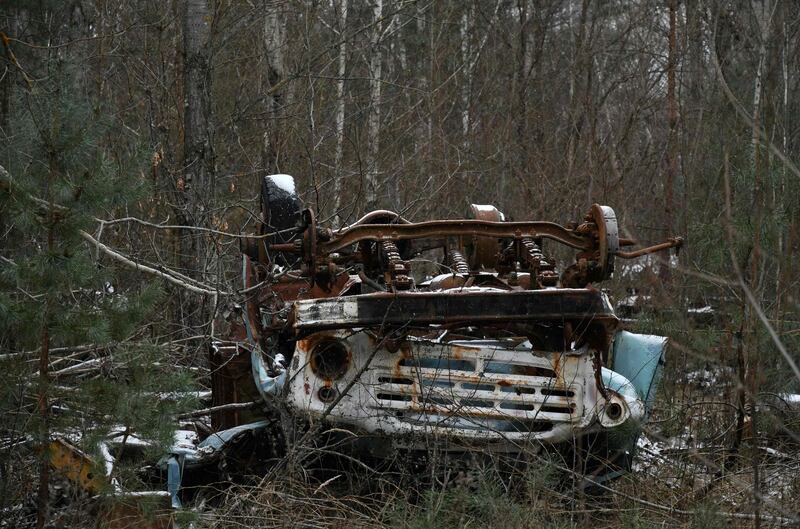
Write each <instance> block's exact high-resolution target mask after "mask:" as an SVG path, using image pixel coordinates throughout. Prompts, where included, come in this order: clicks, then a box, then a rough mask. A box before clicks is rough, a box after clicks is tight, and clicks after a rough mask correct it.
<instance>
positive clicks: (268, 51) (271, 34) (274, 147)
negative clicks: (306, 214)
mask: <svg viewBox="0 0 800 529" xmlns="http://www.w3.org/2000/svg"><path fill="white" fill-rule="evenodd" d="M264 9H265V10H266V11H265V15H264V53H265V57H266V61H267V71H266V72H265V75H263V76H262V79H264V81H263V82H262V83H263V84H262V88H261V90H262V92H263V93H264V98H265V103H266V114H265V115H266V123H265V127H264V143H263V150H262V156H261V157H262V163H263V165H264V169H265V170H266V172H267V173H268V174H271V173H278V172H280V169H279V165H280V143H281V142H280V139H281V135H280V123H279V118H280V115H281V109H282V107H283V105H284V103H285V102H284V100H283V94H284V90H283V89H281V83H283V82H285V80H286V52H285V47H286V23H285V20H284V17H283V16H282V13H280V12H279V11H278V9H279V7H278V5H277V4H275V3H274V2H266V3H265V7H264Z"/></svg>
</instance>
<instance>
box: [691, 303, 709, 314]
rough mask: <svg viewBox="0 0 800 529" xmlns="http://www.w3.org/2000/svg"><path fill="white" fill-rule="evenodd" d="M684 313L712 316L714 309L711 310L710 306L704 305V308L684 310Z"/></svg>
mask: <svg viewBox="0 0 800 529" xmlns="http://www.w3.org/2000/svg"><path fill="white" fill-rule="evenodd" d="M686 312H688V313H690V314H712V313H713V312H714V309H713V308H711V306H710V305H706V306H705V307H700V308H691V307H690V308H688V309H686Z"/></svg>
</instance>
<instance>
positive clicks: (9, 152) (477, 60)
mask: <svg viewBox="0 0 800 529" xmlns="http://www.w3.org/2000/svg"><path fill="white" fill-rule="evenodd" d="M0 22H1V23H0V39H2V43H3V47H2V53H1V54H0V234H2V236H1V237H0V396H1V397H0V514H1V516H0V527H30V526H34V525H38V526H39V527H44V526H48V527H56V526H82V525H84V526H92V525H95V524H96V523H99V524H102V523H103V520H105V518H103V512H104V510H108V509H113V508H114V505H116V504H123V505H133V504H134V503H135V505H134V507H132V508H134V509H139V508H140V506H141V505H143V503H142V502H132V501H131V500H130V496H128V497H125V494H124V493H129V492H132V491H139V490H146V489H148V488H150V483H149V480H151V479H152V478H153V473H157V472H156V470H154V468H153V467H152V466H148V467H147V468H144V469H143V467H145V466H146V465H145V463H153V462H154V461H158V459H159V457H160V456H161V454H163V453H164V451H165V447H167V446H169V445H171V444H172V443H173V441H174V439H173V437H174V430H175V429H176V427H179V426H180V427H181V428H186V429H191V430H192V431H195V432H197V433H199V435H201V436H202V435H207V434H208V433H209V432H210V430H209V425H208V422H207V421H206V420H205V417H200V418H197V417H192V418H190V419H185V418H184V419H180V420H179V419H178V417H179V416H180V414H181V413H182V412H183V411H185V410H187V409H190V408H193V407H196V405H197V396H198V392H196V391H194V390H197V389H200V390H208V389H210V382H209V361H208V351H209V346H210V342H211V340H212V339H214V338H219V337H220V330H219V328H218V327H217V326H216V325H217V322H219V321H221V320H224V319H225V318H224V315H225V312H226V310H228V309H230V307H232V306H234V305H235V304H237V303H241V301H242V299H243V297H244V294H242V293H241V292H240V290H241V278H240V268H241V264H240V261H239V259H240V254H239V250H238V248H239V237H238V235H239V233H247V232H249V231H252V230H251V228H252V226H253V224H254V220H255V219H256V218H257V217H258V215H259V213H258V210H259V206H258V204H257V199H256V198H255V197H256V195H257V192H258V187H259V185H260V179H261V177H262V176H263V175H264V174H269V173H278V172H289V173H293V174H295V176H296V177H297V181H298V184H299V186H298V188H299V190H301V191H302V192H303V199H304V200H305V202H306V204H307V205H309V206H311V207H313V208H314V210H315V211H316V213H317V217H318V218H319V219H321V220H325V221H328V220H329V221H331V222H332V223H333V224H334V227H336V226H338V225H345V224H347V223H349V222H352V221H353V220H355V219H357V218H358V217H359V216H360V215H361V214H362V213H364V211H366V210H367V209H368V208H371V207H380V208H389V209H394V210H397V211H398V212H400V213H402V214H403V215H404V216H406V217H408V218H410V219H412V220H427V219H431V218H449V217H455V216H461V215H462V214H463V212H464V209H465V207H466V205H467V204H468V203H470V202H476V203H494V204H496V205H497V206H499V207H500V209H502V210H503V211H504V212H505V213H506V215H507V217H508V218H513V219H516V220H522V219H542V220H556V221H559V222H562V221H568V220H576V219H577V218H578V217H579V215H580V214H581V213H582V212H584V211H586V209H587V206H589V205H590V204H592V203H595V202H597V203H603V204H609V205H611V206H613V207H614V208H615V209H616V211H617V212H618V214H619V215H620V217H621V221H622V222H621V224H622V225H624V226H626V227H628V228H629V229H630V232H629V233H625V234H623V235H624V236H626V237H630V238H635V239H637V240H638V241H639V242H642V243H649V242H652V241H659V240H661V239H662V238H663V237H664V236H667V235H673V234H678V235H682V236H684V237H685V238H686V245H685V249H684V250H683V251H682V253H681V254H680V256H679V258H678V259H677V260H676V261H674V262H673V263H671V264H668V262H667V261H666V260H659V259H651V260H645V261H642V262H641V263H640V264H641V266H640V267H639V268H637V269H636V270H633V271H630V270H628V271H626V270H625V269H623V266H622V265H621V264H619V263H618V269H617V275H616V278H615V279H614V281H612V282H610V283H609V284H608V285H604V287H607V288H609V290H610V292H611V294H612V295H613V297H614V299H615V300H617V301H621V300H623V299H625V298H630V297H632V296H633V297H635V298H636V305H635V310H634V311H633V314H632V316H631V321H627V322H625V325H626V326H627V328H629V329H631V330H635V331H637V332H643V333H653V334H659V335H664V336H668V337H669V338H670V340H671V347H670V351H669V357H668V361H667V364H666V372H665V375H664V377H663V380H662V384H661V388H660V391H659V395H658V398H657V401H656V405H655V409H654V416H653V421H651V423H650V424H649V425H648V427H647V428H646V430H645V431H644V432H643V435H642V437H641V438H640V442H639V446H638V453H637V457H636V459H635V461H634V471H633V472H632V473H631V474H629V475H626V476H624V477H622V478H621V479H619V480H617V481H615V482H613V483H610V484H607V487H608V489H611V490H606V489H601V490H602V491H603V492H602V493H599V494H598V493H597V491H594V492H592V491H586V492H584V491H582V490H581V488H580V487H579V486H578V484H579V483H580V481H581V479H582V478H583V476H580V475H574V474H571V473H570V472H566V473H565V472H564V469H563V468H555V467H554V466H553V464H552V463H553V462H552V461H550V460H547V459H545V460H544V461H542V460H540V459H538V454H528V455H529V456H530V457H529V459H530V460H531V461H535V463H531V464H529V465H524V466H523V468H514V470H513V471H509V470H508V468H507V466H504V465H498V466H494V465H492V464H488V463H484V462H482V463H481V464H474V465H471V466H470V467H469V468H468V469H467V470H463V471H462V470H458V471H454V470H453V469H454V468H455V467H452V466H451V465H449V464H446V463H440V464H438V465H436V468H427V467H424V466H422V467H418V466H412V465H406V466H403V465H400V468H402V469H404V470H403V471H402V472H399V471H393V472H389V471H386V472H384V471H383V470H384V469H383V468H381V472H369V471H367V470H365V469H364V468H363V466H359V465H357V464H356V465H353V467H352V468H349V467H348V471H347V473H346V475H343V474H342V473H341V472H339V473H337V472H336V471H334V472H333V474H331V473H330V472H329V471H330V469H325V472H321V471H320V469H319V468H306V467H301V468H298V467H295V466H291V467H290V470H291V471H290V472H286V473H285V474H281V475H276V474H268V475H267V477H266V478H265V477H264V476H254V477H253V478H252V479H251V480H246V483H238V482H237V483H223V484H217V485H215V486H213V487H208V489H207V490H206V491H205V492H204V493H203V494H198V498H197V501H195V502H194V503H192V504H190V505H189V506H188V508H187V509H186V510H184V511H181V514H180V517H181V520H180V522H181V523H182V524H183V525H187V524H188V523H189V521H190V520H191V521H192V522H193V523H194V524H195V525H196V526H206V525H207V526H216V527H234V526H252V527H287V526H297V527H303V526H321V527H355V526H363V527H376V526H386V527H398V526H399V527H408V528H435V527H454V526H460V527H497V526H505V527H508V528H509V529H511V528H517V527H519V528H522V527H586V526H589V525H594V526H598V527H625V528H628V527H629V528H645V527H664V526H682V527H723V526H725V527H730V526H735V527H739V526H741V527H749V526H754V527H758V526H762V527H764V526H779V525H781V524H784V523H785V522H786V521H787V520H789V519H796V517H797V516H798V508H797V505H796V498H798V497H800V478H798V476H800V472H799V470H800V455H798V454H800V411H799V410H800V399H798V400H794V401H793V400H792V399H793V397H791V395H795V397H796V395H797V394H798V393H800V378H798V376H797V374H796V373H794V372H793V371H792V369H791V364H790V362H791V361H793V362H795V363H797V362H800V354H798V350H799V349H800V305H799V304H798V300H799V299H800V282H798V267H797V255H798V247H799V246H800V198H799V197H800V170H799V169H798V164H800V162H798V160H800V139H799V138H798V136H799V135H800V120H798V119H797V117H798V115H800V99H798V97H797V95H796V94H797V88H798V83H800V74H798V72H800V68H799V67H798V66H800V64H798V61H800V53H798V50H800V34H799V33H798V28H800V12H798V10H797V8H796V6H795V5H794V4H793V3H792V2H777V1H776V0H752V1H750V2H735V1H729V0H697V1H688V0H685V1H681V0H667V1H663V0H637V1H635V2H628V1H608V2H601V1H592V0H586V1H583V2H575V1H569V0H547V1H543V2H534V1H532V0H519V1H513V2H511V1H505V0H499V1H486V2H478V1H469V2H459V1H452V0H441V1H433V2H431V1H425V0H418V1H416V0H371V1H370V2H367V3H357V2H352V1H350V2H348V0H334V1H331V2H313V1H306V0H303V1H296V2H280V1H278V2H275V1H238V0H230V1H227V0H224V1H223V0H207V1H206V0H187V1H176V2H171V3H165V2H161V1H154V0H141V1H139V2H103V1H89V0H68V1H40V2H29V1H6V2H3V3H2V6H0ZM545 250H547V248H546V249H545ZM554 253H555V256H556V257H558V258H562V257H564V256H565V255H566V254H565V255H564V256H562V255H561V254H559V253H557V252H554ZM561 262H564V260H563V259H561ZM56 437H58V438H65V439H69V440H70V441H71V442H73V443H74V444H76V445H77V446H78V447H79V448H81V449H83V450H84V451H86V452H87V453H88V454H89V455H90V457H91V458H93V460H94V461H95V462H96V463H97V464H98V467H102V468H105V465H106V463H107V462H108V460H109V458H107V457H104V456H103V455H102V454H103V448H104V446H105V447H106V448H107V446H106V445H107V443H108V442H109V441H111V440H115V443H116V445H115V446H117V447H119V446H122V448H114V449H113V450H111V451H112V452H113V454H112V455H113V456H116V457H115V458H114V465H113V468H112V469H110V470H109V473H110V476H106V477H107V478H109V479H108V483H109V486H108V488H107V489H106V490H103V491H102V494H101V495H100V496H102V497H103V498H111V499H112V501H111V502H110V504H111V505H109V504H108V503H102V507H98V505H97V501H96V500H97V498H94V499H92V497H91V494H87V493H85V492H81V491H79V490H77V487H74V486H73V485H70V484H69V483H68V482H67V481H66V480H65V479H64V478H63V477H62V476H60V475H59V474H54V473H52V472H50V471H49V470H50V466H49V464H48V458H47V455H48V452H47V450H46V448H45V447H47V446H48V444H49V442H50V441H52V440H53V439H55V438H56ZM135 443H139V444H138V445H136V446H134V444H135ZM548 461H550V464H549V465H548ZM558 466H559V467H562V466H566V467H569V468H572V466H571V462H568V461H561V462H559V463H558ZM337 476H338V477H337ZM111 478H119V482H124V483H125V486H124V489H125V490H115V489H114V486H112V485H110V484H111V483H113V480H112V479H111ZM37 481H38V482H37ZM162 500H163V498H156V499H155V500H153V501H152V503H151V504H150V505H149V506H148V508H147V509H145V510H148V509H149V510H152V511H157V510H159V508H160V507H162V503H163V501H162ZM159 502H161V503H159ZM192 509H195V511H192ZM37 515H38V520H37ZM183 517H185V518H186V519H183ZM98 520H100V521H99V522H98ZM793 523H796V521H795V522H793Z"/></svg>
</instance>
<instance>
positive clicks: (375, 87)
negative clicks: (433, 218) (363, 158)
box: [366, 0, 383, 210]
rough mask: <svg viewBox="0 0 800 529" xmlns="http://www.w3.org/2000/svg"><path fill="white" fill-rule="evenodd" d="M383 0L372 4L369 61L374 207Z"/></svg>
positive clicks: (370, 203)
mask: <svg viewBox="0 0 800 529" xmlns="http://www.w3.org/2000/svg"><path fill="white" fill-rule="evenodd" d="M382 17H383V0H375V3H374V4H373V6H372V23H373V28H372V35H371V38H370V53H371V56H370V61H369V111H368V115H367V181H366V188H367V189H366V202H367V204H366V206H367V209H368V210H369V209H374V208H375V207H376V206H377V202H378V191H379V187H380V184H379V182H378V174H379V168H378V155H379V153H380V149H379V147H380V132H381V107H380V101H381V65H382V59H383V54H382V53H381V48H380V40H381V33H382V30H381V28H382V26H383V24H382Z"/></svg>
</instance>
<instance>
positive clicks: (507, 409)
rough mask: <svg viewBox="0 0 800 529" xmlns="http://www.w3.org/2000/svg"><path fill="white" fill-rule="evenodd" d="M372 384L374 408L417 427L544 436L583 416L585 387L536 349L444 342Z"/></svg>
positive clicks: (382, 372) (383, 372)
mask: <svg viewBox="0 0 800 529" xmlns="http://www.w3.org/2000/svg"><path fill="white" fill-rule="evenodd" d="M432 352H439V353H442V354H438V355H437V354H430V353H432ZM447 353H451V354H447ZM454 353H457V354H454ZM548 356H549V355H548ZM373 381H374V382H373V383H374V386H373V388H372V389H373V391H372V394H373V395H374V404H373V407H374V408H377V409H381V410H384V412H386V413H387V414H388V413H391V414H392V415H393V416H394V417H396V418H397V419H398V420H400V421H403V422H405V423H408V424H412V425H420V426H423V425H424V426H432V427H437V428H451V429H463V430H478V429H486V428H489V429H491V430H495V431H498V432H530V433H541V432H547V431H549V430H551V429H552V428H553V426H554V424H556V423H568V422H573V421H577V420H578V419H579V418H580V417H581V416H582V414H583V410H582V409H581V402H582V398H581V394H580V393H581V386H580V385H578V384H572V385H568V384H565V383H564V382H563V381H559V378H558V374H557V373H556V371H555V370H554V369H553V364H552V363H551V362H550V360H549V358H544V357H542V356H536V355H535V354H533V353H532V352H530V351H529V350H526V351H512V350H507V349H487V348H469V347H460V346H459V347H452V346H447V345H444V344H443V345H441V346H438V347H436V350H435V351H432V350H430V349H429V350H428V351H424V352H422V354H410V355H406V356H405V357H403V358H401V359H399V360H397V361H396V364H395V365H394V366H393V367H392V368H391V370H387V369H385V368H379V369H378V370H377V372H376V373H375V377H374V378H373Z"/></svg>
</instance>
